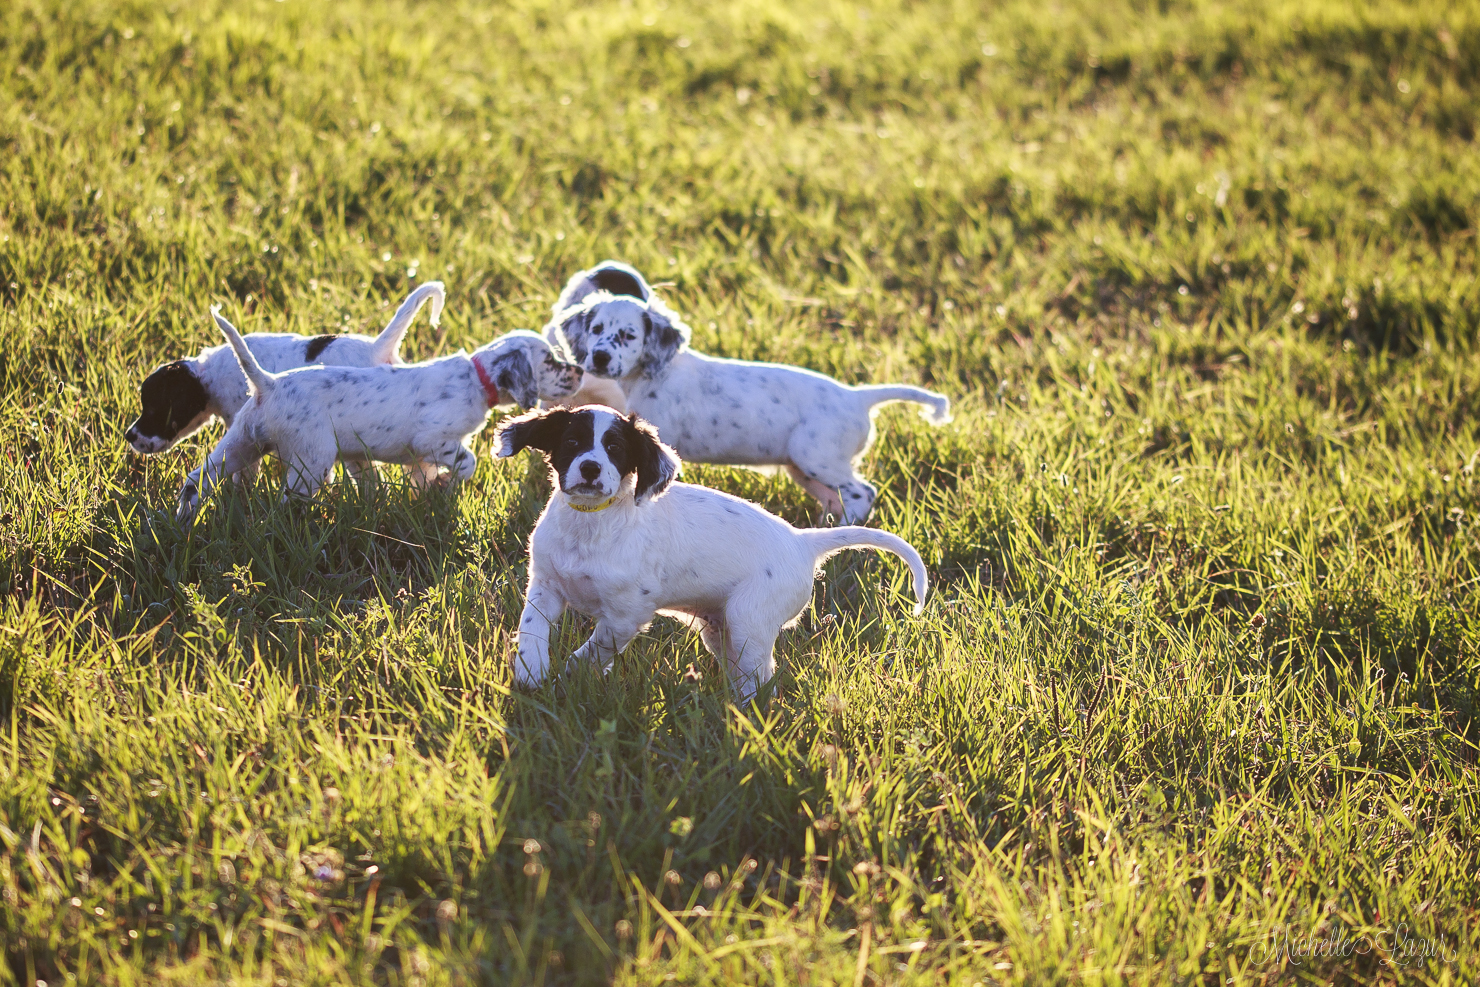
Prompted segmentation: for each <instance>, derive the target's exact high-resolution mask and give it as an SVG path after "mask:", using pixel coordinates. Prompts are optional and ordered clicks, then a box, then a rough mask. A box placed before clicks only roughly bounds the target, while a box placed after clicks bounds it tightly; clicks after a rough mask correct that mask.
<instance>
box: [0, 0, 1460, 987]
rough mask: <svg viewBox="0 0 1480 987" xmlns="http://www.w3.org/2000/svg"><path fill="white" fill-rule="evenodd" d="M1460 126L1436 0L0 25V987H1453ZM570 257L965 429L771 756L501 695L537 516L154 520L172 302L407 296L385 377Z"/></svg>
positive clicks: (621, 668) (802, 517) (382, 496)
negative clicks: (614, 266) (410, 303)
mask: <svg viewBox="0 0 1480 987" xmlns="http://www.w3.org/2000/svg"><path fill="white" fill-rule="evenodd" d="M1477 74H1480V5H1476V4H1474V3H1472V2H1467V3H1452V4H1443V3H1437V2H1432V0H1423V2H1414V3H1383V4H1375V3H1355V4H1340V3H1335V2H1331V0H1300V2H1252V0H1250V2H1218V0H1208V2H1161V3H1141V2H1125V0H1107V2H1101V3H1086V2H1083V0H1064V2H1060V3H1053V4H1041V3H1033V4H1030V3H1003V4H995V5H990V6H988V5H981V4H969V3H949V2H940V3H931V4H917V3H877V4H870V3H863V4H842V3H832V2H827V0H823V2H819V3H814V4H809V5H806V6H805V7H800V8H798V7H792V6H787V5H781V4H777V3H774V2H760V0H756V2H742V3H735V4H729V5H723V6H719V5H714V6H710V5H683V4H677V3H674V4H665V3H645V2H629V3H593V4H573V3H567V2H550V3H540V2H532V0H518V2H514V3H509V4H503V5H487V4H483V5H475V4H465V3H455V2H454V3H437V4H431V3H402V2H388V3H377V4H371V3H366V2H363V0H333V2H325V0H290V2H284V3H271V2H248V3H234V4H225V3H211V2H192V3H185V2H180V3H152V4H146V3H137V2H132V3H130V2H122V3H108V4H104V3H87V2H73V3H65V4H64V3H58V2H55V0H16V2H13V3H10V4H7V5H5V6H4V7H3V8H0V381H3V396H0V450H3V451H0V589H3V594H4V596H3V602H0V607H3V610H0V900H3V907H0V950H3V953H4V957H5V958H4V962H3V964H0V982H3V983H7V984H8V983H17V984H24V985H26V987H30V985H33V984H35V983H36V982H37V981H39V980H45V981H46V982H47V983H49V984H55V983H59V982H72V979H73V978H75V979H76V980H78V981H82V982H100V983H117V984H124V983H136V982H145V981H154V980H163V979H172V980H180V981H184V982H191V983H194V982H213V983H215V982H237V983H243V984H245V983H260V984H264V985H268V984H271V985H275V987H285V985H287V984H289V983H293V984H298V983H339V982H357V983H358V982H371V983H394V984H407V985H412V984H415V985H426V984H433V983H464V982H490V983H505V982H507V983H596V982H607V981H617V982H621V983H660V982H664V981H666V980H676V981H682V982H710V983H736V982H747V983H749V982H755V983H778V984H780V983H792V982H798V983H808V984H822V983H846V984H854V985H860V984H865V983H868V984H895V983H932V984H933V983H944V982H949V983H961V984H977V983H982V984H986V983H992V982H998V983H1029V984H1040V983H1050V982H1069V981H1074V982H1079V981H1087V982H1093V983H1123V982H1136V983H1161V982H1167V981H1178V982H1205V983H1214V982H1217V983H1230V982H1231V983H1262V982H1277V981H1287V980H1294V979H1299V978H1302V977H1304V978H1309V979H1311V980H1320V981H1321V982H1331V981H1337V982H1362V983H1366V982H1390V981H1411V982H1415V983H1454V984H1459V983H1469V982H1473V981H1474V980H1475V979H1476V977H1477V975H1480V974H1477V969H1480V959H1477V956H1480V953H1477V951H1476V950H1477V947H1480V916H1477V912H1476V906H1475V902H1476V901H1480V877H1477V873H1480V867H1477V864H1480V859H1477V858H1480V854H1477V852H1476V847H1477V841H1480V826H1477V822H1476V818H1477V808H1480V806H1477V802H1480V788H1477V784H1476V779H1475V763H1476V742H1477V739H1480V738H1477V731H1480V726H1477V724H1476V720H1475V712H1476V699H1477V690H1480V653H1477V647H1480V623H1477V617H1476V613H1477V610H1480V600H1477V596H1480V592H1477V561H1480V546H1477V542H1476V538H1475V535H1474V533H1473V527H1472V526H1473V524H1474V521H1475V517H1476V511H1477V503H1476V500H1477V497H1476V489H1477V488H1476V478H1475V467H1476V464H1477V462H1480V436H1477V428H1476V410H1477V409H1476V405H1475V400H1476V398H1475V395H1476V393H1477V392H1480V363H1477V360H1476V347H1477V329H1480V287H1477V282H1476V277H1475V274H1476V244H1475V229H1476V216H1477V209H1480V158H1477V156H1476V153H1475V143H1474V139H1475V124H1476V112H1477V105H1480V104H1477V101H1476V98H1475V92H1476V83H1477ZM608 256H615V257H620V258H624V259H627V260H629V261H631V262H633V263H635V264H637V265H638V266H639V267H640V268H641V269H643V270H644V271H646V272H647V273H648V275H649V276H650V278H652V279H653V280H655V281H665V282H671V285H670V286H669V287H667V288H665V289H664V290H665V292H666V293H667V294H668V295H669V297H670V298H671V300H672V301H673V303H674V305H675V307H677V308H678V309H679V310H680V311H682V312H683V313H685V314H686V316H687V317H688V320H689V321H690V323H691V324H692V325H693V326H694V327H695V330H696V338H695V344H696V346H697V348H699V349H701V350H703V351H705V352H710V353H717V354H724V355H731V356H743V357H754V358H762V359H773V360H781V361H786V362H792V363H797V364H800V365H804V366H808V367H812V368H815V369H817V370H821V371H825V372H828V373H831V374H834V375H836V376H838V377H839V378H841V379H844V380H848V381H883V380H907V381H913V382H919V383H924V384H927V385H929V386H932V387H935V388H937V389H940V390H942V391H944V392H945V393H947V394H949V395H950V396H951V397H952V399H953V400H954V401H955V403H956V413H957V418H956V422H955V423H954V424H953V425H951V426H949V427H947V428H945V429H931V428H929V427H927V426H925V425H924V424H922V423H920V422H919V421H918V420H917V419H916V417H915V416H914V415H913V414H911V413H909V412H908V411H907V410H890V411H887V412H886V413H885V414H884V415H882V416H881V418H880V440H879V442H878V444H877V445H876V446H875V449H874V450H873V451H872V452H871V453H870V456H869V460H868V463H867V466H866V472H867V473H868V475H869V476H870V477H871V478H873V479H874V480H875V482H877V483H879V485H880V487H881V498H880V502H879V507H878V508H877V510H876V512H875V516H874V519H873V523H875V524H877V525H878V526H880V527H883V528H886V529H888V530H892V531H896V532H898V533H900V534H902V535H904V536H905V537H907V538H908V539H910V540H911V541H912V542H913V543H914V544H915V545H917V546H918V547H919V548H920V549H921V551H922V553H923V554H924V555H925V557H926V560H927V562H928V563H929V565H930V566H931V569H932V575H933V577H934V579H935V580H936V587H935V588H934V590H933V596H932V600H931V603H930V605H929V608H928V609H927V612H926V614H925V615H924V616H923V617H921V618H918V619H916V618H913V617H910V616H909V611H908V606H907V602H908V601H907V599H906V597H905V595H904V593H905V590H906V585H905V578H904V574H903V573H902V571H901V567H900V566H898V565H897V564H896V563H895V562H894V561H892V560H887V559H884V560H880V559H876V558H873V557H869V556H863V555H849V556H845V557H842V558H840V559H837V560H835V561H834V562H832V563H830V564H829V565H828V567H827V569H826V573H825V578H824V579H823V580H821V581H820V582H819V586H818V590H817V598H816V610H815V613H813V614H811V615H809V616H808V617H807V618H805V619H804V620H803V623H802V624H801V626H800V627H799V628H798V629H797V630H796V631H794V632H791V633H789V634H788V635H787V636H785V637H783V640H782V642H781V644H780V648H779V654H780V655H781V657H782V661H783V664H784V666H785V671H784V672H783V674H782V675H781V676H780V677H779V678H778V680H777V688H776V690H775V694H774V695H773V696H772V697H771V699H770V701H769V702H768V703H766V704H764V705H762V706H760V707H758V708H754V709H749V710H744V711H741V710H736V709H734V708H733V707H731V706H730V705H729V704H728V700H727V695H726V693H725V691H724V688H723V684H722V678H723V677H722V676H720V675H719V674H718V672H717V670H716V669H714V668H713V667H712V666H710V665H709V664H708V662H707V658H705V657H704V655H703V652H702V649H701V648H700V647H699V645H698V642H697V640H696V639H694V638H693V637H691V636H689V635H688V634H686V633H681V632H679V631H678V630H677V629H676V627H675V626H674V625H672V624H671V623H669V622H663V621H660V622H659V623H658V624H657V625H655V626H654V628H653V630H652V631H651V633H649V634H648V635H645V636H644V637H643V638H641V639H640V640H639V641H638V642H637V643H635V644H634V646H633V647H632V648H631V649H630V650H629V653H628V654H627V655H626V656H625V657H624V658H623V659H622V660H621V661H620V662H618V664H617V667H616V669H615V671H614V672H613V674H612V675H611V676H610V677H609V678H608V679H607V680H605V681H602V680H598V679H596V678H594V677H592V676H590V675H588V674H585V673H573V674H571V675H568V676H566V677H563V678H559V679H556V680H553V681H552V682H551V683H549V684H548V685H547V686H546V687H545V688H544V689H542V690H541V691H540V692H538V693H535V694H533V695H521V694H517V693H511V692H510V690H509V688H508V681H509V679H508V674H507V662H508V655H509V651H510V646H511V638H512V627H513V624H514V617H515V616H516V615H517V612H518V608H519V605H520V602H521V601H520V596H521V590H522V585H523V577H524V555H523V544H524V542H525V540H526V539H527V537H528V534H529V531H530V530H531V528H532V525H533V522H534V519H535V517H536V516H537V514H538V511H539V509H540V506H541V504H542V503H543V500H544V498H545V496H546V494H547V491H548V486H547V484H546V482H545V480H544V478H543V476H542V475H541V469H540V468H539V467H537V466H536V465H534V464H532V463H529V462H526V461H523V460H520V461H516V462H511V463H504V462H494V461H493V460H492V459H491V458H486V457H485V458H484V459H483V461H482V462H480V465H479V472H478V474H477V476H476V478H475V479H474V481H472V482H471V483H469V484H467V485H465V486H464V487H463V488H462V489H461V490H459V491H457V492H456V493H455V494H452V495H443V496H438V497H432V498H428V499H424V500H421V501H415V500H413V499H411V498H410V496H409V495H408V493H407V491H406V490H405V489H404V488H402V487H400V486H398V485H397V484H396V483H395V482H394V477H393V475H392V474H390V473H387V475H386V477H385V481H386V482H383V483H378V484H369V485H367V486H365V487H364V488H363V489H359V488H356V487H355V486H353V485H350V484H341V485H340V486H339V487H338V488H336V489H334V490H333V491H331V492H330V493H328V494H327V495H326V496H325V497H324V498H322V500H321V501H320V502H318V503H315V504H313V505H292V506H279V505H278V504H277V503H276V500H277V488H276V487H275V483H276V480H275V479H274V478H273V477H272V476H271V475H268V476H266V477H265V478H264V479H263V480H261V481H259V483H258V484H256V485H255V486H254V487H252V488H250V489H248V490H244V491H240V492H235V493H231V494H229V495H227V496H225V497H223V498H222V499H221V500H220V502H218V503H217V504H215V505H214V506H212V507H210V508H208V509H207V510H206V511H205V512H204V513H203V515H202V519H201V521H200V522H199V523H198V524H197V525H196V526H194V527H193V528H185V527H182V526H179V525H177V524H176V523H175V522H174V520H173V518H172V505H173V495H174V492H175V490H176V489H177V487H178V484H179V482H180V479H181V477H182V476H183V475H184V473H185V472H186V471H187V470H188V469H189V468H191V467H192V466H193V465H195V464H196V463H197V462H198V461H199V459H200V458H201V457H202V456H203V454H204V451H205V449H206V448H207V446H208V444H209V442H211V441H213V440H214V437H215V434H216V433H215V432H214V431H210V430H208V432H207V433H205V434H203V435H202V436H200V437H198V438H196V439H194V440H191V441H189V442H186V443H184V444H182V445H181V447H179V448H178V449H177V450H175V451H174V452H172V453H170V454H167V455H165V456H161V457H157V458H155V459H151V460H147V461H145V460H141V459H139V458H137V457H135V456H133V455H132V454H131V453H130V452H129V451H128V450H127V449H126V447H125V445H124V443H123V441H122V438H121V431H122V428H123V427H124V426H125V425H126V424H127V422H128V421H129V420H130V419H131V418H132V417H133V415H134V414H135V413H136V411H137V387H138V383H139V381H140V380H141V379H142V378H143V376H144V375H145V374H146V373H147V372H148V371H149V370H150V369H152V367H154V366H155V365H157V364H158V363H160V362H163V361H165V360H167V359H172V358H174V357H176V356H179V355H184V354H186V353H193V352H195V351H196V350H198V349H199V348H200V347H201V346H203V345H210V344H214V343H216V342H217V341H218V340H217V338H216V335H215V333H214V331H213V330H212V329H211V327H210V324H209V319H208V316H207V309H208V307H209V305H210V304H212V303H213V302H220V303H222V304H224V306H225V307H226V309H227V311H228V314H229V315H230V316H231V317H232V318H233V319H234V320H235V321H237V324H238V325H240V326H242V327H243V329H247V330H267V329H271V330H291V331H297V332H305V333H308V332H312V333H317V332H325V331H337V330H357V331H371V332H373V331H376V330H378V328H379V327H380V326H382V325H383V324H384V321H385V319H386V318H387V317H388V315H389V309H391V308H392V307H394V305H395V304H396V303H397V302H398V301H399V300H400V299H401V298H402V297H403V296H404V294H405V293H406V292H407V291H408V290H409V289H410V287H412V286H413V285H414V284H416V283H419V282H420V281H421V280H423V279H428V278H433V277H435V278H439V279H441V280H444V281H445V282H446V283H447V285H448V289H449V303H448V308H447V312H446V315H445V316H444V321H443V326H442V329H441V330H440V331H437V332H433V331H431V330H429V329H427V328H426V326H425V323H421V324H420V325H418V326H417V327H416V328H414V329H413V331H412V333H411V335H410V336H409V337H408V340H407V345H406V348H405V350H406V354H407V356H408V358H409V357H427V356H431V355H435V354H439V353H445V352H450V351H454V350H456V349H457V348H459V347H465V346H473V345H476V344H478V343H481V342H483V341H486V340H487V339H489V338H492V337H493V336H494V335H497V334H498V333H501V332H503V331H506V330H508V329H513V328H538V327H539V326H540V325H541V324H542V323H543V321H544V319H545V317H546V314H547V312H548V307H549V305H550V303H551V302H552V301H553V299H554V297H555V294H556V292H557V291H558V288H559V286H560V285H561V284H562V283H563V281H564V279H565V277H566V276H568V274H569V273H571V272H572V271H573V270H575V269H577V268H578V267H583V266H587V265H589V264H590V263H592V262H594V261H596V260H599V259H602V258H604V257H608ZM479 448H480V450H481V449H486V441H484V442H483V443H482V444H481V445H480V446H479ZM268 472H269V474H270V472H271V471H268ZM687 472H688V475H689V477H690V478H691V479H696V480H697V481H698V482H703V483H708V484H712V485H715V486H719V487H722V488H724V489H728V490H731V491H733V492H736V493H739V494H742V495H744V496H747V497H750V498H752V499H755V500H757V501H758V502H760V503H762V504H764V505H766V506H768V507H769V508H771V509H772V510H776V511H778V512H780V513H782V514H783V515H784V516H786V517H788V518H789V519H790V520H792V521H793V522H794V523H799V524H805V523H812V520H813V519H812V517H811V514H812V511H813V505H812V504H811V502H810V501H808V500H807V499H806V498H805V497H804V496H803V495H802V494H801V493H800V491H799V490H798V489H797V488H795V487H794V486H792V485H790V484H789V483H788V482H787V481H784V480H780V479H775V478H769V477H763V476H760V475H757V474H752V473H746V472H743V471H735V470H728V469H723V468H717V467H690V468H689V469H688V471H687ZM587 630H588V628H586V627H585V625H584V624H583V622H581V621H579V620H577V619H574V618H571V619H568V620H567V622H566V624H565V625H564V627H563V629H562V634H561V640H560V642H559V643H558V645H557V653H559V654H564V653H568V651H569V650H570V649H571V648H573V647H574V646H575V645H576V644H578V643H579V641H580V640H581V639H582V637H583V635H584V632H586V631H587ZM690 663H693V664H694V665H695V667H696V669H697V670H698V671H700V672H701V673H702V674H703V678H702V681H700V682H698V683H695V682H693V681H692V678H691V677H690V678H687V679H686V678H685V677H684V674H683V673H684V671H685V669H687V667H688V666H689V665H690ZM1400 928H1401V930H1402V931H1400ZM1342 936H1346V937H1348V938H1351V939H1355V941H1356V942H1357V943H1358V945H1360V944H1361V943H1366V944H1367V948H1366V949H1365V950H1364V951H1361V952H1357V951H1356V950H1352V953H1353V955H1349V956H1345V957H1329V956H1328V957H1319V956H1316V957H1310V956H1306V957H1304V958H1302V957H1301V956H1300V955H1299V953H1300V950H1301V949H1302V948H1306V949H1309V948H1310V944H1311V942H1312V940H1317V941H1319V940H1322V939H1323V938H1324V939H1330V938H1332V937H1335V938H1337V939H1340V938H1341V937H1342ZM1281 942H1284V943H1286V946H1287V947H1288V948H1285V949H1284V951H1283V952H1281V951H1280V947H1279V943H1281ZM1301 942H1304V943H1305V944H1306V945H1305V946H1304V947H1302V946H1301V945H1300V943H1301ZM1276 954H1278V955H1276ZM1296 961H1299V962H1296Z"/></svg>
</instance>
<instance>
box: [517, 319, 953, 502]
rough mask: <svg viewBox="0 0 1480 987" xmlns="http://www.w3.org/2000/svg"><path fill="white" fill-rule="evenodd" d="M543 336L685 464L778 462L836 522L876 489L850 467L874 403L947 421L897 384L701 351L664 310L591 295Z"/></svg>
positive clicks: (867, 431) (869, 428)
mask: <svg viewBox="0 0 1480 987" xmlns="http://www.w3.org/2000/svg"><path fill="white" fill-rule="evenodd" d="M546 335H547V336H552V337H553V339H554V340H555V341H556V342H558V343H559V345H561V346H563V347H564V348H565V349H567V350H568V351H569V352H570V354H571V355H572V357H573V358H574V359H575V360H576V362H577V363H579V364H581V366H582V367H583V368H585V370H586V372H587V375H588V376H596V377H605V378H608V379H610V380H613V381H615V382H616V383H617V384H618V385H619V386H620V387H621V389H622V394H623V397H624V399H625V403H626V407H627V409H628V410H631V411H635V412H637V413H638V414H639V415H641V416H642V417H643V418H645V419H647V420H648V421H650V422H652V423H653V424H654V425H656V426H657V427H658V431H659V433H661V434H662V436H663V438H664V440H665V441H667V442H670V443H672V445H673V447H674V448H675V449H677V450H678V453H679V455H680V456H682V457H683V458H684V459H687V460H690V461H693V462H700V463H722V464H726V465H730V466H759V467H766V466H781V467H785V469H786V471H787V472H788V473H789V474H790V475H791V478H792V479H793V480H795V481H796V482H797V483H799V484H801V485H802V487H803V488H804V489H805V490H806V491H807V492H808V493H810V494H811V495H812V496H813V497H815V498H817V500H818V501H820V502H821V503H822V505H823V507H824V508H825V509H826V510H827V511H829V512H830V513H832V514H833V515H835V516H837V517H839V518H841V519H842V520H843V521H844V522H846V523H849V524H852V523H855V522H860V521H863V520H864V519H865V518H867V517H868V515H869V512H870V511H871V510H872V509H873V505H874V499H875V497H876V496H877V495H878V491H877V489H876V488H875V487H874V485H873V484H871V483H869V482H868V481H867V480H865V479H864V478H863V476H862V475H860V474H859V472H858V469H857V463H858V461H859V459H860V458H861V457H862V456H863V454H864V453H865V452H866V451H867V450H868V447H869V445H870V444H871V443H872V442H873V440H874V435H875V432H874V422H873V417H874V414H875V413H876V409H877V408H878V406H879V405H881V404H885V403H887V402H890V401H911V402H914V403H916V404H921V405H925V406H926V409H927V410H926V411H925V412H924V414H925V417H926V420H928V421H930V422H932V423H934V424H937V425H940V424H944V423H946V422H948V421H950V419H951V415H950V402H949V401H948V400H947V399H946V398H944V397H942V396H941V395H939V394H935V393H933V392H931V391H927V390H925V389H923V388H920V387H911V386H909V385H907V384H862V385H858V386H849V385H847V384H841V383H839V382H838V381H835V380H833V379H832V378H831V377H827V376H824V375H823V374H819V373H816V372H814V371H811V370H804V369H802V368H800V367H788V366H784V365H782V364H777V363H755V362H752V361H749V360H728V359H724V358H722V357H713V356H705V355H704V354H702V353H696V352H694V351H693V350H692V349H690V348H689V345H688V344H689V337H690V332H689V327H688V326H686V325H684V324H683V322H681V321H679V320H678V318H677V317H676V316H674V315H673V314H672V312H671V311H669V310H668V309H667V308H666V307H663V306H654V305H653V304H652V303H651V302H650V301H649V302H644V301H642V300H640V299H637V298H634V297H629V296H617V295H613V294H611V293H610V292H606V291H593V292H590V293H589V294H587V295H586V296H585V298H584V299H583V300H582V301H581V302H580V304H578V305H576V306H575V307H574V308H571V309H567V310H566V311H565V312H563V313H561V315H560V317H559V318H558V319H557V320H556V322H555V323H553V325H552V326H551V327H548V328H547V330H546Z"/></svg>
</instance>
